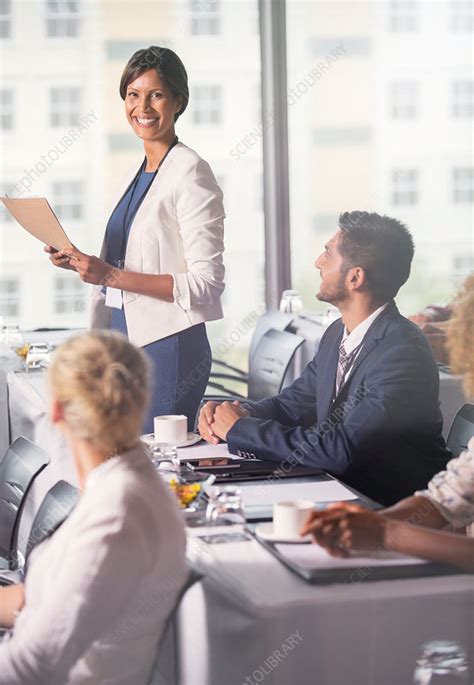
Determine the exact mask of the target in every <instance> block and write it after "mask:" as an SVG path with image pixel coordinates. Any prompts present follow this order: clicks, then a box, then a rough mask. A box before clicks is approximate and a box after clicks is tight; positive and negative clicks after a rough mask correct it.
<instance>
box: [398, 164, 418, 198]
mask: <svg viewBox="0 0 474 685" xmlns="http://www.w3.org/2000/svg"><path fill="white" fill-rule="evenodd" d="M391 182H392V193H391V201H392V204H393V205H396V206H401V205H416V204H417V202H418V171H417V170H416V169H392V178H391Z"/></svg>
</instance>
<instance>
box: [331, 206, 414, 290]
mask: <svg viewBox="0 0 474 685" xmlns="http://www.w3.org/2000/svg"><path fill="white" fill-rule="evenodd" d="M339 227H340V229H341V231H342V239H341V242H340V247H339V252H340V253H341V255H342V257H343V263H344V265H345V267H346V268H347V269H350V268H351V267H354V266H360V267H362V268H363V269H364V271H365V273H366V276H367V285H368V288H369V289H370V291H371V293H372V294H373V295H375V297H377V299H379V300H380V301H382V300H383V301H384V302H387V301H388V300H391V299H392V298H393V297H395V295H396V294H397V293H398V291H399V289H400V287H401V286H402V285H403V284H404V283H405V282H406V280H407V279H408V276H409V275H410V266H411V262H412V259H413V254H414V252H415V247H414V244H413V238H412V236H411V233H410V231H409V230H408V229H407V227H406V226H405V225H404V224H402V223H401V222H400V221H398V220H397V219H392V218H390V217H389V216H380V214H376V213H375V212H360V211H355V212H343V213H342V214H341V215H340V216H339Z"/></svg>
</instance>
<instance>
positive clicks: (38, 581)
mask: <svg viewBox="0 0 474 685" xmlns="http://www.w3.org/2000/svg"><path fill="white" fill-rule="evenodd" d="M187 574H188V571H187V568H186V536H185V530H184V523H183V517H182V514H181V512H180V510H179V508H178V506H177V502H176V498H175V497H174V495H173V494H172V493H171V492H170V491H169V489H168V487H167V486H166V485H165V483H164V482H163V481H162V479H161V477H160V476H159V474H158V472H157V471H156V469H155V467H154V466H153V464H152V463H151V461H150V459H149V458H148V456H147V454H146V452H145V450H144V448H143V445H138V446H136V447H133V448H132V449H130V450H128V451H126V452H123V454H121V455H119V456H116V457H112V458H110V459H109V460H107V461H105V462H103V463H102V464H100V465H99V466H97V467H96V468H95V469H93V471H91V472H90V474H89V475H88V476H87V480H86V484H85V488H84V491H83V494H82V496H81V498H80V500H79V502H78V504H77V506H76V508H75V509H74V511H73V512H72V514H71V515H70V516H69V518H68V519H67V520H66V521H65V523H63V525H62V526H61V527H60V528H59V529H58V530H57V531H56V533H55V534H54V535H53V536H52V537H50V538H49V539H48V540H46V541H45V542H43V543H42V544H41V545H38V547H37V548H36V549H35V550H34V551H33V552H32V555H31V561H30V565H29V567H28V573H27V575H26V581H25V597H26V601H25V606H24V608H23V609H22V610H21V612H20V614H19V616H18V618H17V619H16V621H15V626H14V631H13V638H12V639H11V640H10V641H9V642H6V643H1V644H0V683H2V685H99V683H102V684H105V683H107V685H146V684H147V683H148V682H149V676H150V671H151V669H152V664H153V661H154V657H155V652H156V648H157V645H158V641H159V639H160V636H161V635H162V634H163V632H164V628H165V625H166V620H167V617H168V616H169V614H170V612H171V610H172V609H173V606H174V605H175V603H176V600H177V597H178V594H179V591H180V589H181V588H182V586H183V585H184V583H185V581H186V577H187Z"/></svg>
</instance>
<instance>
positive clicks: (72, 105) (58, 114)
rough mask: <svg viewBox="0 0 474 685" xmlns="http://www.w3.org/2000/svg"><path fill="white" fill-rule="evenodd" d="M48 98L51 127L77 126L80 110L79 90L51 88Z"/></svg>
mask: <svg viewBox="0 0 474 685" xmlns="http://www.w3.org/2000/svg"><path fill="white" fill-rule="evenodd" d="M49 96H50V122H51V126H53V127H54V128H57V127H61V126H77V125H78V123H79V114H80V109H81V90H80V88H51V90H50V91H49Z"/></svg>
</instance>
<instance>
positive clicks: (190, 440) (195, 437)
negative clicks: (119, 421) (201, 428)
mask: <svg viewBox="0 0 474 685" xmlns="http://www.w3.org/2000/svg"><path fill="white" fill-rule="evenodd" d="M141 439H142V441H143V442H144V443H145V444H146V445H151V447H154V446H155V445H159V444H160V443H159V442H157V441H156V440H155V434H154V433H146V435H142V437H141ZM200 440H201V436H200V435H199V433H188V437H187V439H186V440H185V441H184V442H180V443H179V444H178V445H176V447H191V445H195V444H196V443H197V442H199V441H200Z"/></svg>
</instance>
